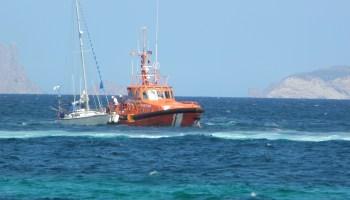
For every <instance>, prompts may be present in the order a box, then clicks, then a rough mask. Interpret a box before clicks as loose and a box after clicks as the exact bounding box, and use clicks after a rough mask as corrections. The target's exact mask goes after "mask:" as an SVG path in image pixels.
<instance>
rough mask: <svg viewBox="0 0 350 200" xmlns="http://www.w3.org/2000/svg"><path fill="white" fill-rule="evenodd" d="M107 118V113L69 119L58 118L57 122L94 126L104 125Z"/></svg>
mask: <svg viewBox="0 0 350 200" xmlns="http://www.w3.org/2000/svg"><path fill="white" fill-rule="evenodd" d="M108 120H109V115H95V116H85V117H76V118H69V119H65V118H62V119H59V120H58V122H59V123H61V124H65V125H83V126H96V125H105V124H107V122H108Z"/></svg>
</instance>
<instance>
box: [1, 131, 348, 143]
mask: <svg viewBox="0 0 350 200" xmlns="http://www.w3.org/2000/svg"><path fill="white" fill-rule="evenodd" d="M145 132H146V133H145ZM186 135H202V136H211V137H217V138H221V139H230V140H252V139H267V140H292V141H307V142H322V141H330V140H344V141H350V133H349V132H328V133H326V132H325V133H317V132H301V131H293V130H279V129H276V130H271V131H226V132H204V131H200V130H198V131H192V132H175V131H164V132H161V131H151V130H148V131H143V132H140V131H133V132H131V131H118V130H116V131H115V132H107V131H106V132H86V131H85V132H78V131H62V130H48V131H0V139H8V138H39V137H99V138H113V137H128V138H147V139H158V138H169V137H182V136H186Z"/></svg>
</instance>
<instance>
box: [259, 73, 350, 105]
mask: <svg viewBox="0 0 350 200" xmlns="http://www.w3.org/2000/svg"><path fill="white" fill-rule="evenodd" d="M263 97H268V98H305V99H350V67H330V68H325V69H321V70H317V71H313V72H310V73H303V74H296V75H292V76H289V77H287V78H284V79H283V80H282V81H280V82H279V83H278V84H275V85H273V86H271V87H270V88H268V89H267V90H266V91H264V92H263Z"/></svg>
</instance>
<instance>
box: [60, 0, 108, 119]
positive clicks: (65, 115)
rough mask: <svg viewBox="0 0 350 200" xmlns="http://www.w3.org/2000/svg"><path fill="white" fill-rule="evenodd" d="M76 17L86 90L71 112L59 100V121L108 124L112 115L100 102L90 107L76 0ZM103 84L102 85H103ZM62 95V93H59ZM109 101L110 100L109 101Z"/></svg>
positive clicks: (75, 102)
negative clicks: (93, 107)
mask: <svg viewBox="0 0 350 200" xmlns="http://www.w3.org/2000/svg"><path fill="white" fill-rule="evenodd" d="M75 8H76V17H77V23H78V34H79V46H80V60H81V67H82V77H83V82H84V90H83V91H82V93H81V94H80V98H79V100H78V101H76V100H75V97H74V101H73V102H72V105H71V106H72V110H71V111H70V112H65V111H64V109H63V108H62V106H61V103H60V100H59V102H58V103H59V105H58V106H59V107H58V120H57V121H58V122H59V123H62V124H75V125H102V124H107V122H108V120H109V118H110V116H109V115H108V114H107V113H106V110H105V109H103V108H102V106H101V105H100V101H99V99H98V102H99V109H95V110H94V109H90V105H89V95H88V90H87V76H86V66H85V59H84V51H83V46H84V45H83V31H82V28H81V23H80V10H79V2H78V0H75ZM101 86H102V87H101ZM100 87H101V88H103V83H102V79H101V84H100ZM59 89H60V87H59V86H56V87H55V88H54V90H56V91H59ZM59 96H60V95H59ZM97 98H98V97H97ZM107 103H108V102H107Z"/></svg>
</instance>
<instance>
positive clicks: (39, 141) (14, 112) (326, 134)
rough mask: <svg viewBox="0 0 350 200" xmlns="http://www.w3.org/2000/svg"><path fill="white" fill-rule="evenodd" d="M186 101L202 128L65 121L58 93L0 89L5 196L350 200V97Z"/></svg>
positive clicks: (0, 172)
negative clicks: (193, 105) (198, 107)
mask: <svg viewBox="0 0 350 200" xmlns="http://www.w3.org/2000/svg"><path fill="white" fill-rule="evenodd" d="M67 98H68V97H67ZM183 99H186V100H187V98H183ZM190 99H191V100H193V99H194V100H197V101H199V102H200V103H201V104H202V105H203V107H204V109H205V110H206V112H205V113H204V116H203V120H202V127H201V128H155V127H153V128H135V127H126V126H114V125H113V126H96V127H83V126H62V125H59V124H57V123H55V122H54V120H55V113H54V112H53V111H51V110H50V109H49V106H51V105H54V104H55V100H56V99H55V97H54V96H45V95H43V96H31V95H25V96H17V95H2V96H0V102H1V105H3V106H2V107H1V112H2V115H1V117H0V122H1V125H0V199H298V200H299V199H301V200H303V199H305V200H306V199H321V200H322V199H327V200H328V199H342V200H343V199H350V181H349V180H350V159H349V157H350V141H349V140H350V131H349V130H350V122H349V119H350V112H347V110H348V109H349V110H350V101H326V100H324V101H323V100H322V101H320V100H274V99H269V100H267V99H239V98H190ZM19 105H26V106H19Z"/></svg>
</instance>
